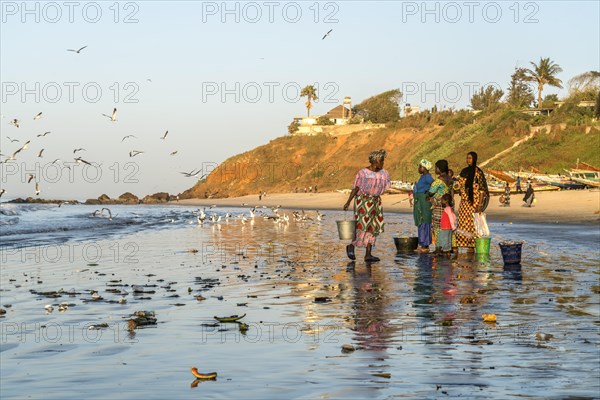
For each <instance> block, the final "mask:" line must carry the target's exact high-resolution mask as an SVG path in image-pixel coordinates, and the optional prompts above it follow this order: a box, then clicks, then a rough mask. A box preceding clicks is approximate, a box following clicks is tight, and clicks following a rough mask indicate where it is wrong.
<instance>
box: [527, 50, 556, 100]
mask: <svg viewBox="0 0 600 400" xmlns="http://www.w3.org/2000/svg"><path fill="white" fill-rule="evenodd" d="M530 64H531V65H532V66H533V69H529V68H527V69H526V70H525V71H526V73H527V79H528V80H529V81H531V82H536V83H537V87H538V97H537V100H538V108H542V91H543V90H544V85H550V86H554V87H557V88H560V89H562V81H561V80H560V79H558V78H557V77H556V75H557V74H558V73H560V72H562V68H561V67H560V65H558V64H556V63H555V62H554V61H552V60H550V58H540V63H539V64H537V65H536V64H535V63H534V62H533V61H531V62H530Z"/></svg>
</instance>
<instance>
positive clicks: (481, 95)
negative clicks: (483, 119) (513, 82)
mask: <svg viewBox="0 0 600 400" xmlns="http://www.w3.org/2000/svg"><path fill="white" fill-rule="evenodd" d="M502 96H504V92H503V91H502V90H500V89H496V88H495V87H494V86H492V85H489V86H486V87H484V88H483V87H482V88H481V89H479V92H475V93H473V97H471V108H472V109H473V110H488V109H491V108H495V107H496V106H497V105H498V104H500V99H502Z"/></svg>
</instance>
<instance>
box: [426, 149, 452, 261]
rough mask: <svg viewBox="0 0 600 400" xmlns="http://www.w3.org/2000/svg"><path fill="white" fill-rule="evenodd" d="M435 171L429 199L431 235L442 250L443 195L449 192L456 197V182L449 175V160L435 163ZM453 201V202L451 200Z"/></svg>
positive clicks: (428, 195) (437, 248)
mask: <svg viewBox="0 0 600 400" xmlns="http://www.w3.org/2000/svg"><path fill="white" fill-rule="evenodd" d="M435 173H436V175H437V178H436V179H435V180H434V181H433V183H432V184H431V187H430V188H429V193H428V194H427V199H428V201H429V202H430V203H431V235H432V242H433V243H434V244H435V247H436V250H440V244H439V235H440V230H441V226H440V223H441V220H442V212H443V211H444V206H443V205H442V197H443V196H444V195H445V194H449V195H450V196H452V197H454V191H453V189H452V186H453V184H454V182H453V181H452V179H451V178H450V176H449V175H448V161H446V160H438V161H436V163H435ZM451 203H452V202H451Z"/></svg>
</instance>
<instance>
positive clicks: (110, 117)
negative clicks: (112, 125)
mask: <svg viewBox="0 0 600 400" xmlns="http://www.w3.org/2000/svg"><path fill="white" fill-rule="evenodd" d="M102 115H104V116H105V117H106V118H108V119H110V122H116V121H117V108H116V107H115V108H114V109H113V112H112V114H111V115H106V114H102Z"/></svg>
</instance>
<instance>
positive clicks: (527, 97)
mask: <svg viewBox="0 0 600 400" xmlns="http://www.w3.org/2000/svg"><path fill="white" fill-rule="evenodd" d="M528 82H529V79H528V77H527V70H526V69H525V68H517V69H515V72H514V73H513V74H512V75H511V77H510V86H509V88H508V99H507V102H508V104H510V105H511V106H513V107H515V108H528V107H529V106H530V105H531V103H533V99H534V95H533V90H531V87H530V86H529V83H528Z"/></svg>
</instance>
